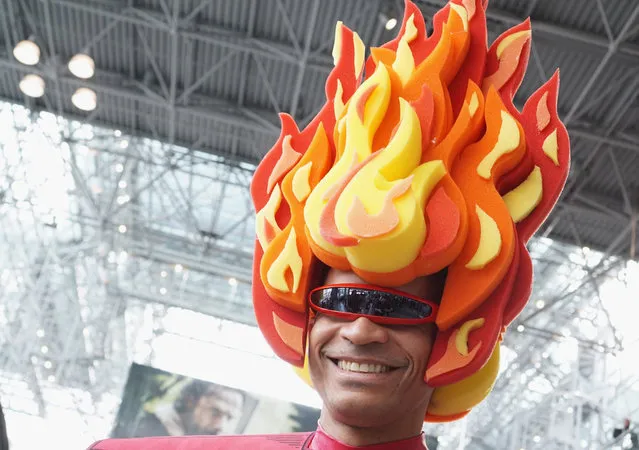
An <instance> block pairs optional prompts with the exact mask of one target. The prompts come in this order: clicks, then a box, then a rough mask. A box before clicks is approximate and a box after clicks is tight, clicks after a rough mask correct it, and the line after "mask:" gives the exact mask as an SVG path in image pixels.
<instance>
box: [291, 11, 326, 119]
mask: <svg viewBox="0 0 639 450" xmlns="http://www.w3.org/2000/svg"><path fill="white" fill-rule="evenodd" d="M319 5H320V1H319V0H313V4H312V5H311V10H310V12H309V17H310V19H309V23H308V25H307V26H306V41H305V42H304V51H303V53H302V55H301V56H302V57H301V58H300V61H299V69H298V71H297V79H296V80H295V87H293V100H292V102H291V109H290V114H291V117H293V118H295V117H296V116H297V107H298V106H299V102H300V96H301V93H302V82H303V81H304V74H305V73H306V64H307V63H308V56H309V53H310V51H311V43H312V42H313V33H314V32H315V24H316V23H317V16H318V10H319Z"/></svg>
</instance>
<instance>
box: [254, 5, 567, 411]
mask: <svg viewBox="0 0 639 450" xmlns="http://www.w3.org/2000/svg"><path fill="white" fill-rule="evenodd" d="M486 4H487V2H486V1H485V0H452V1H450V2H449V3H448V4H447V5H446V6H445V7H444V8H443V9H442V10H440V11H439V12H438V13H437V14H436V15H435V17H434V20H433V24H434V27H433V28H434V30H433V33H432V34H431V35H430V36H427V33H426V28H425V26H424V19H423V17H422V15H421V13H420V11H419V9H418V8H417V7H416V6H415V5H414V4H413V3H411V2H410V1H408V0H407V1H406V10H405V15H404V19H403V23H402V27H401V30H400V32H399V34H398V36H397V38H395V39H394V40H392V41H390V42H388V43H387V44H385V45H384V46H382V47H381V48H373V49H371V55H370V57H369V58H368V60H367V61H365V60H364V52H365V48H364V44H363V43H362V41H361V40H360V38H359V36H358V35H357V34H356V33H354V32H352V31H351V30H349V29H348V28H347V27H345V26H344V25H343V24H342V23H338V24H337V27H336V33H335V45H334V48H333V58H334V63H335V67H334V69H333V70H332V72H331V73H330V75H329V76H328V80H327V83H326V98H327V100H326V103H325V105H324V107H323V109H322V110H321V111H320V112H319V113H318V114H317V116H316V117H315V119H314V120H313V121H312V122H311V123H310V124H309V125H308V126H307V127H305V128H304V129H303V130H301V131H300V130H299V129H298V127H297V126H296V124H295V122H294V120H293V119H292V118H291V117H290V116H288V115H286V114H282V115H281V121H282V131H281V135H280V137H279V139H278V140H277V142H276V143H275V145H274V146H273V148H272V149H271V150H270V151H269V152H268V154H267V155H266V157H265V158H264V160H263V161H262V163H261V164H260V165H259V167H258V168H257V170H256V172H255V177H254V179H253V183H252V187H251V189H252V196H253V200H254V203H255V208H256V211H257V220H256V229H257V241H256V249H255V266H254V278H253V289H254V292H253V300H254V305H255V313H256V317H257V322H258V325H259V327H260V329H261V330H262V332H263V334H264V335H265V337H266V339H267V340H268V342H269V344H270V345H271V346H272V348H273V350H274V351H275V352H276V354H277V355H279V356H280V357H281V358H283V359H284V360H286V361H287V362H289V363H291V364H293V365H295V366H298V367H304V366H305V360H306V358H305V353H306V338H307V333H308V323H309V320H308V318H309V308H308V305H307V296H308V293H309V291H310V290H311V289H312V288H313V287H315V286H316V285H317V283H318V279H317V278H318V277H317V273H318V268H319V267H323V266H324V267H325V266H329V267H333V268H337V269H341V270H350V271H353V272H355V273H357V274H358V275H359V276H360V277H361V278H363V279H364V280H366V281H367V282H369V283H371V284H374V285H381V286H399V285H402V284H404V283H407V282H408V281H410V280H412V279H414V278H416V277H419V276H425V275H430V274H434V273H436V272H439V271H441V270H443V269H447V276H446V282H445V286H444V292H443V297H442V299H441V305H440V308H439V312H438V315H437V320H436V324H437V327H438V333H437V338H436V340H435V343H434V347H433V351H432V354H431V357H430V360H429V364H428V368H427V371H426V373H425V374H424V379H425V381H426V382H427V383H428V384H429V385H430V386H433V387H435V388H436V389H435V392H434V394H433V397H432V401H431V404H430V406H429V409H428V412H427V414H426V420H428V421H450V420H455V419H458V418H460V417H463V416H464V415H466V414H467V413H468V412H469V411H470V409H471V408H472V407H473V406H475V405H477V404H478V403H479V402H481V401H482V400H483V399H484V398H485V397H486V395H488V393H489V392H490V391H491V389H492V386H493V384H494V381H495V378H496V376H497V373H498V368H499V343H500V341H501V337H502V335H503V333H504V331H505V330H506V327H507V326H508V325H509V324H510V323H511V322H512V320H513V319H514V318H515V317H516V316H517V315H518V314H519V313H520V312H521V310H522V309H523V307H524V306H525V304H526V302H527V301H528V298H529V297H530V293H531V286H532V273H533V271H532V262H531V259H530V255H529V253H528V251H527V249H526V243H527V242H528V240H529V239H530V237H531V236H532V234H533V233H534V232H535V231H536V230H537V229H538V228H539V226H540V225H541V224H542V222H543V221H544V220H545V219H546V217H547V216H548V214H549V213H550V210H551V209H552V207H553V206H554V204H555V203H556V201H557V198H558V197H559V194H560V193H561V190H562V189H563V186H564V184H565V181H566V177H567V175H568V166H569V159H570V154H569V152H570V143H569V139H568V134H567V132H566V128H565V127H564V125H563V124H562V123H561V121H560V120H559V117H558V115H557V92H558V87H559V75H558V74H557V73H556V74H555V75H554V76H553V77H552V78H551V79H550V80H549V81H548V82H547V83H546V84H544V85H543V86H542V87H541V88H540V89H539V90H538V91H537V92H536V93H534V94H533V95H532V96H531V97H530V98H529V99H528V101H527V102H526V104H525V106H524V108H523V111H521V112H520V111H519V110H518V109H517V108H515V106H514V105H513V97H514V95H515V93H516V91H517V89H518V88H519V85H520V83H521V81H522V79H523V77H524V73H525V70H526V66H527V63H528V56H529V51H530V45H531V30H530V22H529V21H525V22H523V23H522V24H520V25H517V26H515V27H513V28H511V29H510V30H508V31H506V32H505V33H504V34H502V35H501V36H500V37H499V38H498V39H497V40H496V41H495V42H494V43H493V45H492V46H491V47H490V48H489V49H487V45H486V39H487V29H486V14H485V8H486ZM364 74H365V75H364ZM320 262H321V263H322V264H319V263H320Z"/></svg>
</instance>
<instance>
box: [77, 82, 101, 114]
mask: <svg viewBox="0 0 639 450" xmlns="http://www.w3.org/2000/svg"><path fill="white" fill-rule="evenodd" d="M71 101H72V102H73V104H74V105H75V106H76V108H78V109H81V110H82V111H93V110H94V109H95V108H96V106H97V105H98V97H97V95H96V93H95V91H94V90H93V89H89V88H85V87H81V88H78V90H77V91H75V93H74V94H73V96H72V97H71Z"/></svg>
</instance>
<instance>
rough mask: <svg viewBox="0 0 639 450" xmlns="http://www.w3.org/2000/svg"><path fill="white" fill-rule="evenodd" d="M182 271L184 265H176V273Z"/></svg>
mask: <svg viewBox="0 0 639 450" xmlns="http://www.w3.org/2000/svg"><path fill="white" fill-rule="evenodd" d="M182 270H184V266H183V265H182V264H176V265H175V273H180V272H182Z"/></svg>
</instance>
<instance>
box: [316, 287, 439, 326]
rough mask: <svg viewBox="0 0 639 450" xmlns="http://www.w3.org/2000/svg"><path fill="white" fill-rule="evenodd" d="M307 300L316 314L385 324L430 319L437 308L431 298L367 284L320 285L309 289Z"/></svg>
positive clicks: (425, 321)
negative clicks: (366, 319)
mask: <svg viewBox="0 0 639 450" xmlns="http://www.w3.org/2000/svg"><path fill="white" fill-rule="evenodd" d="M308 300H309V304H310V306H311V309H312V310H313V311H315V312H318V313H323V314H327V315H330V316H334V317H340V318H344V319H348V320H355V319H357V318H358V317H366V318H368V319H369V320H371V321H372V322H375V323H379V324H388V325H415V324H421V323H428V322H434V321H435V318H436V317H437V308H438V306H437V304H436V303H434V302H432V301H429V300H424V299H423V298H419V297H416V296H414V295H410V294H407V293H405V292H401V291H396V290H393V289H387V288H381V287H377V286H371V285H367V284H334V285H330V286H321V287H318V288H316V289H313V290H312V291H311V293H310V294H309V295H308Z"/></svg>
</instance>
